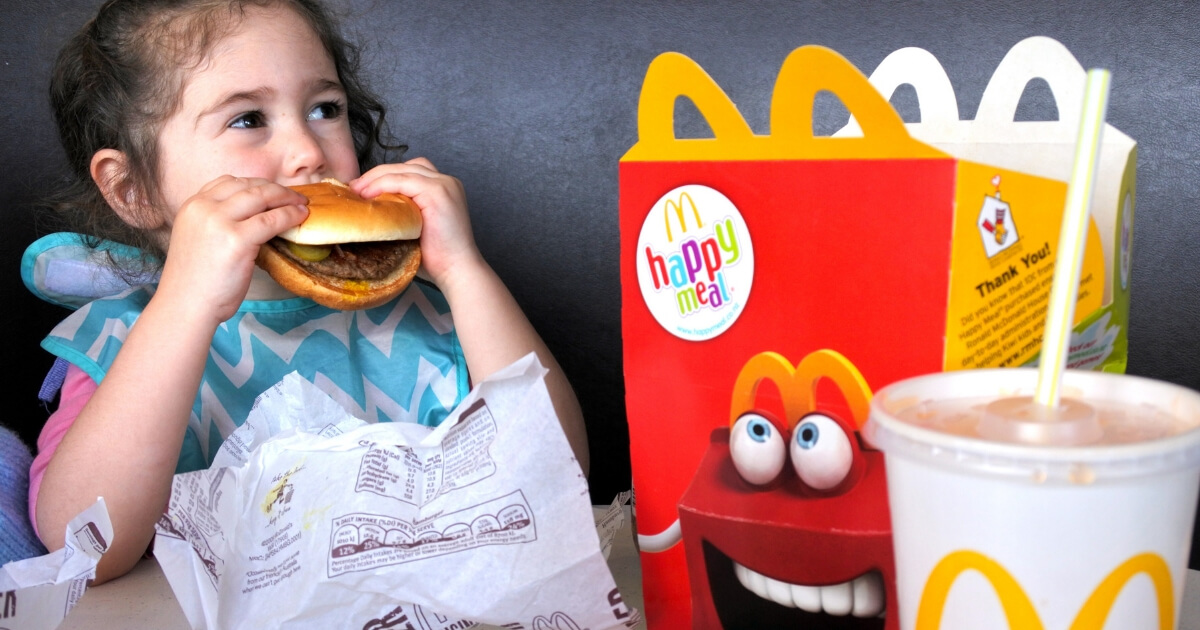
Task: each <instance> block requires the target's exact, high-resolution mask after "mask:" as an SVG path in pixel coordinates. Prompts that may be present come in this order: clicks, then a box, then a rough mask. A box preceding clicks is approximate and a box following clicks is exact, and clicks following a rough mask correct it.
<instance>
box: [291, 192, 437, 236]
mask: <svg viewBox="0 0 1200 630" xmlns="http://www.w3.org/2000/svg"><path fill="white" fill-rule="evenodd" d="M291 189H292V190H294V191H296V192H298V193H300V194H302V195H304V196H305V197H308V218H307V219H305V220H304V223H301V224H300V225H298V226H296V227H294V228H292V229H290V230H288V231H286V232H284V233H282V234H280V235H279V237H280V238H284V239H287V240H289V241H291V242H293V243H300V244H302V245H332V244H334V243H362V242H366V241H400V240H407V239H413V238H418V237H420V236H421V209H420V208H418V207H417V204H415V203H413V201H412V200H411V199H409V198H408V197H405V196H403V195H395V194H392V193H384V194H382V195H379V196H378V197H375V198H374V199H363V198H362V197H359V196H358V195H356V194H354V191H352V190H350V188H349V187H347V186H346V185H345V184H343V183H342V182H340V181H338V180H336V179H325V180H322V181H320V182H318V183H316V184H301V185H299V186H292V187H291Z"/></svg>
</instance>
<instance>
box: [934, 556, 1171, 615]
mask: <svg viewBox="0 0 1200 630" xmlns="http://www.w3.org/2000/svg"><path fill="white" fill-rule="evenodd" d="M967 571H977V572H979V573H980V574H981V575H982V576H983V578H984V579H985V580H987V582H988V583H989V584H991V586H992V588H993V589H994V590H995V591H996V596H997V597H998V598H999V599H1000V606H1001V608H1002V609H1003V610H1004V616H1005V617H1006V619H1007V621H1008V627H1009V628H1011V629H1012V630H1043V629H1044V628H1045V626H1044V625H1043V624H1042V620H1041V618H1039V617H1038V613H1037V610H1035V609H1034V606H1033V601H1032V600H1031V599H1030V598H1029V595H1028V594H1026V593H1025V590H1024V589H1023V588H1021V585H1020V584H1019V583H1018V582H1017V580H1016V578H1014V577H1013V576H1012V574H1011V573H1009V572H1008V570H1007V569H1005V568H1004V567H1003V566H1002V565H1001V564H1000V563H999V562H997V561H995V560H993V559H992V558H989V557H988V556H986V555H984V554H982V553H979V552H977V551H968V550H960V551H954V552H952V553H950V554H947V555H946V557H944V558H942V559H941V561H940V562H938V563H937V565H936V566H935V567H934V568H933V571H932V572H930V574H929V578H928V579H927V580H926V581H925V589H924V590H923V591H922V593H921V602H920V605H919V606H918V609H917V623H916V630H938V629H939V628H941V626H942V613H943V612H944V611H945V608H946V600H947V599H948V598H949V596H950V592H951V589H952V587H953V586H954V583H955V581H957V580H958V578H959V576H961V575H962V574H963V573H966V572H967ZM1143 574H1144V575H1146V576H1147V577H1149V578H1150V581H1151V582H1152V583H1153V585H1154V593H1155V598H1156V601H1157V605H1158V606H1157V607H1158V625H1157V626H1155V625H1152V623H1153V622H1152V620H1150V619H1147V620H1146V625H1144V626H1142V627H1143V628H1145V629H1146V630H1151V629H1152V628H1158V630H1173V628H1175V588H1174V585H1173V582H1172V580H1171V569H1170V567H1168V566H1167V562H1166V561H1165V560H1163V558H1162V556H1160V555H1158V554H1156V553H1141V554H1138V555H1135V556H1133V557H1132V558H1129V559H1128V560H1126V561H1125V562H1123V563H1121V565H1120V566H1118V567H1117V568H1115V569H1113V570H1112V571H1111V572H1110V573H1109V574H1108V575H1107V576H1105V578H1104V579H1103V580H1102V581H1101V582H1100V584H1099V585H1098V586H1096V588H1095V590H1093V591H1092V594H1091V595H1090V596H1089V597H1088V598H1087V600H1086V601H1085V602H1084V603H1083V606H1082V608H1080V610H1079V614H1078V615H1076V616H1075V620H1074V621H1073V622H1072V623H1071V626H1070V630H1102V629H1103V628H1104V624H1105V622H1106V621H1107V620H1108V615H1109V613H1110V612H1111V611H1112V608H1113V604H1115V603H1116V601H1117V597H1118V596H1119V595H1120V594H1121V592H1122V591H1123V590H1124V589H1125V585H1126V584H1128V583H1129V581H1130V580H1131V579H1133V578H1134V577H1135V576H1138V575H1143Z"/></svg>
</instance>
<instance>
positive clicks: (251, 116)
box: [229, 110, 266, 129]
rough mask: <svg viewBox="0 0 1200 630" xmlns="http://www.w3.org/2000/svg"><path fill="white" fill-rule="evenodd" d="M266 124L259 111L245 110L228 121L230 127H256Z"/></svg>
mask: <svg viewBox="0 0 1200 630" xmlns="http://www.w3.org/2000/svg"><path fill="white" fill-rule="evenodd" d="M265 124H266V117H265V116H263V113H262V112H260V111H257V110H255V111H252V112H246V113H244V114H242V115H240V116H238V117H237V118H234V119H233V121H231V122H230V123H229V127H230V128H231V129H258V128H259V127H262V126H264V125H265Z"/></svg>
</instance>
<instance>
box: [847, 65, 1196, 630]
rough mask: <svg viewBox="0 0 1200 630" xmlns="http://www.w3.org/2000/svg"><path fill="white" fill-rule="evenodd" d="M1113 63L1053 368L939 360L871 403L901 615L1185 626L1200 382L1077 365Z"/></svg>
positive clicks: (1034, 625)
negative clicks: (1071, 353)
mask: <svg viewBox="0 0 1200 630" xmlns="http://www.w3.org/2000/svg"><path fill="white" fill-rule="evenodd" d="M1109 78H1110V75H1109V73H1108V72H1107V71H1104V70H1092V71H1089V72H1088V75H1087V87H1086V90H1085V100H1084V104H1083V108H1084V109H1083V115H1082V116H1081V124H1080V131H1079V142H1078V145H1077V149H1076V156H1075V164H1074V168H1073V170H1072V175H1071V180H1070V182H1068V190H1067V203H1066V208H1065V211H1064V216H1063V226H1062V233H1061V235H1060V239H1059V246H1058V257H1057V261H1056V267H1055V274H1054V281H1053V285H1052V287H1051V292H1050V298H1049V306H1048V311H1047V317H1046V325H1045V332H1044V335H1043V339H1042V355H1041V361H1040V363H1039V367H1038V369H1036V370H1034V369H1029V368H1011V369H991V370H968V371H959V372H946V373H941V374H930V375H926V376H920V377H916V378H912V379H907V380H904V381H900V382H897V383H893V384H891V385H889V386H887V387H884V388H883V389H881V390H880V391H879V392H878V393H877V394H876V395H875V398H874V399H873V400H872V402H871V415H870V420H869V421H868V423H867V426H866V429H865V434H866V436H867V439H868V440H870V441H871V442H872V443H873V444H874V445H875V446H877V447H878V448H880V449H881V450H883V451H884V453H885V457H886V466H887V477H888V495H889V506H890V510H891V516H892V532H893V539H894V540H893V545H894V548H895V560H896V576H897V596H898V598H899V601H898V602H896V604H897V606H891V605H889V606H888V610H889V614H893V613H894V612H898V614H899V615H900V627H901V628H904V629H908V630H935V629H937V628H947V629H958V628H970V629H972V630H988V629H1005V630H1008V629H1011V630H1041V629H1060V628H1061V629H1068V628H1070V629H1071V630H1100V629H1101V628H1138V629H1142V628H1146V629H1154V628H1157V629H1159V630H1170V629H1173V628H1177V627H1178V618H1179V605H1180V602H1181V599H1182V594H1183V586H1184V578H1185V575H1186V570H1187V560H1188V552H1189V549H1190V545H1191V537H1192V526H1193V517H1194V514H1195V509H1196V500H1197V490H1198V489H1200V430H1197V428H1198V427H1200V394H1197V393H1196V392H1193V391H1191V390H1189V389H1186V388H1183V387H1179V386H1176V385H1173V384H1170V383H1164V382H1158V381H1153V380H1149V379H1145V378H1139V377H1134V376H1126V375H1121V374H1104V373H1098V372H1083V371H1073V370H1064V367H1065V365H1066V356H1067V352H1068V348H1069V341H1070V329H1071V321H1072V319H1073V315H1074V305H1075V300H1076V297H1077V293H1078V284H1079V275H1080V267H1081V264H1082V257H1083V244H1084V236H1085V230H1086V226H1087V220H1088V206H1089V202H1090V198H1091V194H1092V189H1093V182H1094V179H1095V176H1096V164H1097V161H1098V160H1097V156H1098V153H1099V150H1100V134H1101V131H1102V129H1103V127H1104V118H1105V110H1106V104H1107V96H1108V86H1109Z"/></svg>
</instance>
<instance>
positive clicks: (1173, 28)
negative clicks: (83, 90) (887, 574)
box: [0, 0, 1200, 567]
mask: <svg viewBox="0 0 1200 630" xmlns="http://www.w3.org/2000/svg"><path fill="white" fill-rule="evenodd" d="M3 5H4V6H3V8H4V11H3V15H4V18H3V21H2V22H0V64H2V65H0V156H2V157H0V165H2V168H0V212H2V213H3V217H4V223H5V228H4V230H3V232H2V233H0V244H2V246H0V269H3V270H6V271H4V272H3V273H2V274H0V296H2V298H3V304H4V308H2V309H0V317H2V318H3V319H2V327H0V330H3V331H5V333H6V337H7V339H6V342H5V343H4V344H3V352H4V353H5V354H4V364H5V365H6V366H8V367H9V368H10V369H12V370H15V371H16V376H15V377H14V378H12V381H11V382H10V383H9V384H8V386H7V387H6V388H5V391H7V392H9V393H8V396H7V401H8V402H7V406H6V413H5V414H4V416H3V419H2V420H0V422H3V423H4V424H6V425H8V426H11V427H14V428H15V429H17V430H19V431H20V432H22V434H23V435H25V436H26V437H27V438H28V439H30V440H31V441H32V440H33V439H34V438H35V437H36V433H37V431H38V429H39V428H40V425H41V423H42V421H43V420H44V418H45V416H46V412H45V410H44V409H43V408H42V407H41V406H40V404H39V403H38V402H37V401H36V399H35V394H36V390H37V388H38V385H39V384H40V382H41V378H42V376H43V375H44V373H45V370H46V369H47V368H48V367H49V365H50V363H51V361H50V358H49V357H48V355H46V354H45V353H43V352H42V351H41V350H40V349H39V348H38V347H37V342H38V340H39V339H40V338H41V337H42V336H43V335H44V334H45V333H46V332H48V331H49V329H50V328H51V327H52V326H53V324H54V323H56V322H57V321H58V320H59V319H60V318H61V317H62V316H63V315H64V314H65V312H64V311H62V310H61V309H58V308H57V307H53V306H49V305H45V304H41V303H39V302H38V301H37V300H36V299H35V298H33V297H32V296H30V295H29V294H28V293H27V292H26V291H25V289H24V288H23V287H22V286H21V283H20V279H19V276H18V261H19V258H20V255H21V252H22V250H23V248H24V247H25V246H26V245H27V244H28V243H29V242H31V241H32V240H33V239H34V238H35V237H36V236H37V235H38V234H40V233H41V231H44V230H45V229H47V228H46V227H45V226H43V225H42V224H40V223H39V222H38V220H37V217H36V216H35V214H34V212H33V210H32V206H31V204H32V202H33V201H34V200H36V199H37V198H38V197H39V195H41V194H42V193H44V191H45V190H47V189H48V187H49V186H51V185H52V181H53V178H54V177H55V176H56V175H57V174H58V173H60V172H61V168H62V159H61V155H60V151H59V149H58V146H57V140H56V138H55V135H54V130H53V127H52V123H51V120H50V115H49V112H48V108H47V105H46V98H45V91H46V90H45V87H46V80H47V79H46V77H47V74H48V69H49V65H50V63H51V60H52V58H53V55H54V54H55V51H56V50H57V48H58V46H59V45H60V44H61V42H62V41H63V40H64V39H65V37H66V36H67V35H68V33H69V32H70V31H72V30H73V29H75V28H76V27H78V26H79V25H81V24H82V23H83V22H84V21H85V20H86V19H87V17H88V16H89V15H90V14H91V12H93V11H94V8H95V7H96V6H97V5H98V3H97V2H95V0H67V1H65V2H36V3H35V2H15V1H13V0H5V1H4V2H3ZM334 6H336V7H337V10H338V11H339V12H340V13H341V14H342V15H343V19H344V22H345V25H346V28H347V31H348V33H349V34H350V35H351V36H352V37H353V38H356V39H358V40H359V41H361V42H362V43H363V44H364V47H365V59H366V64H367V68H368V73H369V76H370V77H371V78H372V79H373V84H374V86H375V88H376V90H377V91H378V92H379V93H380V94H381V95H382V96H383V97H384V98H385V100H386V101H387V102H388V103H389V104H390V106H391V112H390V115H389V117H390V120H391V121H392V125H393V131H394V132H395V134H396V135H397V136H398V137H399V138H400V139H401V140H402V141H404V142H407V143H408V144H409V145H410V147H411V150H410V152H409V156H410V157H412V156H418V155H423V156H426V157H429V158H430V159H431V160H433V162H434V163H435V164H437V165H438V166H439V167H440V168H441V169H442V170H443V171H446V172H449V173H452V174H454V175H456V176H458V177H459V178H461V179H462V180H463V181H464V183H465V185H466V188H467V192H468V196H469V200H470V206H471V216H472V220H473V221H474V225H475V231H476V234H477V238H478V241H479V245H480V247H481V249H482V250H483V253H484V255H485V256H486V257H487V258H488V259H489V260H490V261H491V263H492V264H493V266H494V267H495V268H496V269H497V271H498V272H499V273H500V275H501V276H502V277H503V278H504V279H505V280H506V281H507V283H508V284H509V286H510V287H511V289H512V291H513V292H514V293H515V294H516V297H517V299H518V300H519V301H520V302H521V304H522V305H523V306H524V308H525V309H526V312H527V313H528V315H529V317H530V319H531V320H533V323H534V325H535V326H537V328H538V329H539V330H540V331H541V333H542V335H543V337H544V338H545V339H546V341H547V343H548V344H549V345H550V347H551V349H552V350H554V352H555V354H556V355H557V356H558V358H559V360H560V362H561V363H562V364H563V366H564V368H565V369H566V371H567V374H568V376H570V377H571V379H572V381H573V383H574V385H575V388H576V390H577V391H578V394H579V398H580V400H581V402H582V404H583V407H584V411H585V414H586V417H587V421H588V424H589V437H590V440H591V446H592V462H593V464H592V498H593V500H594V501H596V502H607V501H609V500H611V498H612V497H613V495H614V494H615V493H616V492H618V491H620V490H623V489H627V488H628V487H629V485H630V481H629V454H628V445H627V439H628V433H627V430H626V427H625V416H624V390H623V384H622V368H621V339H620V303H619V300H620V293H619V280H618V264H619V261H618V232H617V161H618V159H619V158H620V156H621V155H622V154H623V153H624V152H625V151H626V150H627V149H628V148H629V147H630V146H632V145H633V144H634V143H635V141H636V139H637V127H636V120H637V99H638V93H639V90H640V88H641V82H642V78H643V76H644V73H645V70H646V67H647V65H648V64H649V63H650V61H651V60H652V59H653V58H654V57H655V56H656V55H658V54H659V53H661V52H664V51H679V52H682V53H684V54H687V55H688V56H690V57H692V58H693V59H695V60H696V61H697V62H699V64H700V65H701V66H702V67H704V68H705V69H706V70H707V71H708V72H709V73H710V74H711V75H712V76H713V77H714V78H715V80H716V81H717V83H718V84H719V85H720V86H722V87H723V88H724V90H725V91H726V92H727V93H728V94H729V95H730V97H731V98H732V99H733V101H734V102H735V103H736V104H737V105H738V106H739V108H740V110H741V112H742V114H743V115H744V116H745V118H746V120H747V122H748V123H749V124H750V126H751V127H752V128H753V129H754V130H755V131H756V132H758V133H767V132H768V129H767V120H768V106H769V102H770V93H771V89H772V87H773V85H774V80H775V76H776V73H777V71H778V69H779V65H780V64H781V63H782V61H783V59H784V57H785V56H786V55H787V53H788V52H790V51H791V50H793V49H794V48H796V47H798V46H801V45H804V44H822V45H826V46H829V47H831V48H833V49H834V50H837V51H838V52H840V53H842V54H843V55H845V56H846V57H847V58H849V59H850V61H851V62H853V63H854V64H855V65H857V66H858V67H859V68H860V69H861V70H863V72H864V73H866V74H869V73H870V72H871V71H872V70H873V69H874V68H875V66H876V65H877V64H878V63H879V62H880V61H881V60H882V59H883V58H884V57H885V56H886V55H887V54H888V53H890V52H892V51H893V50H896V49H898V48H902V47H905V46H918V47H921V48H925V49H927V50H929V51H930V52H932V53H933V54H934V55H935V56H936V57H937V58H938V59H939V60H940V61H941V63H942V64H943V66H944V67H945V68H946V71H947V74H948V75H949V77H950V79H951V81H952V82H953V84H954V86H955V91H956V93H957V95H958V100H959V110H960V114H961V116H962V117H963V118H973V117H974V114H975V110H976V108H977V106H978V103H979V98H980V96H981V95H982V93H983V89H984V86H985V85H986V83H987V80H988V78H989V77H990V76H991V73H992V71H993V70H994V69H995V67H996V64H997V63H999V61H1000V59H1001V58H1002V57H1003V56H1004V53H1005V52H1006V51H1007V50H1008V49H1009V48H1010V47H1011V46H1012V45H1013V44H1015V43H1016V42H1018V41H1019V40H1021V39H1024V38H1025V37H1028V36H1031V35H1047V36H1050V37H1053V38H1055V39H1058V40H1059V41H1061V42H1063V43H1064V44H1065V45H1066V46H1067V48H1069V49H1070V50H1071V51H1072V52H1073V53H1074V54H1075V56H1076V57H1077V58H1078V59H1079V61H1080V63H1081V64H1083V65H1084V67H1105V68H1108V69H1110V70H1112V72H1113V84H1112V96H1111V101H1110V105H1109V116H1108V117H1109V122H1111V123H1112V124H1113V125H1115V126H1116V127H1117V128H1119V129H1121V130H1122V131H1124V132H1126V133H1127V134H1129V135H1130V136H1132V137H1133V138H1134V139H1135V140H1137V141H1138V143H1139V149H1138V150H1139V163H1138V197H1137V212H1136V223H1135V227H1134V245H1133V247H1134V253H1133V260H1134V263H1133V278H1132V287H1133V289H1132V290H1133V305H1132V313H1131V324H1130V330H1129V339H1130V359H1129V372H1131V373H1133V374H1139V375H1144V376H1149V377H1153V378H1158V379H1163V380H1168V381H1173V382H1176V383H1180V384H1183V385H1187V386H1190V387H1193V388H1200V356H1197V350H1200V326H1197V325H1196V324H1197V320H1198V319H1200V317H1198V316H1200V282H1198V281H1197V278H1198V277H1200V256H1198V254H1200V244H1198V242H1197V236H1198V235H1200V214H1197V212H1196V208H1197V206H1198V204H1200V168H1198V167H1200V148H1197V144H1198V143H1200V65H1198V63H1197V62H1196V60H1195V55H1196V53H1197V51H1200V28H1197V27H1198V26H1200V4H1198V3H1196V2H1194V0H1159V1H1155V0H1149V1H1128V0H1109V1H1103V0H1088V1H1075V2H1070V1H1063V2H1050V1H1037V0H1012V1H1008V2H1005V1H1002V0H991V1H981V0H964V1H956V0H924V1H919V0H904V1H896V2H865V1H853V0H845V1H833V0H830V1H821V0H802V1H793V2H789V1H785V0H749V1H741V2H720V1H711V0H707V1H699V0H697V1H692V2H681V1H674V2H662V1H660V2H655V1H651V0H621V1H594V2H589V1H585V0H560V1H554V0H542V1H534V0H530V1H517V0H503V1H489V2H483V1H476V2H469V1H464V0H423V1H415V0H414V1H395V2H392V1H387V0H338V1H337V2H336V3H335V5H334ZM894 101H895V103H896V105H897V108H898V109H899V110H900V111H901V113H902V115H904V116H905V117H906V119H908V120H915V119H916V118H915V116H916V114H915V98H913V97H912V94H911V92H905V91H904V90H901V91H900V92H898V94H897V96H896V98H895V99H894ZM678 110H679V112H680V116H679V118H680V119H681V121H680V123H679V131H680V133H681V134H693V135H703V134H707V133H708V132H707V129H706V128H705V127H704V125H703V123H701V122H700V121H699V119H698V117H697V116H696V115H695V114H694V111H693V110H691V109H689V106H688V105H687V104H686V103H682V104H680V105H679V106H678ZM1019 115H1020V117H1026V118H1029V119H1040V118H1053V117H1054V116H1055V112H1054V106H1053V104H1052V100H1051V99H1050V96H1049V93H1048V90H1046V89H1045V86H1044V85H1040V86H1039V85H1038V84H1033V85H1032V86H1031V87H1030V88H1029V89H1028V90H1027V101H1026V102H1025V104H1023V105H1022V107H1021V108H1020V109H1019ZM845 116H846V112H845V110H844V109H841V107H840V105H839V104H838V103H836V101H832V100H831V101H829V102H822V101H819V102H818V109H817V120H816V121H815V122H814V127H815V129H816V130H817V132H818V133H830V132H832V131H833V130H835V129H837V128H838V127H840V126H841V125H842V124H843V123H844V122H845ZM163 360H164V361H169V360H170V359H169V358H168V357H164V359H163ZM1193 557H1194V558H1195V557H1196V555H1195V554H1194V556H1193ZM1192 566H1193V567H1198V566H1200V562H1197V561H1196V560H1194V561H1193V563H1192Z"/></svg>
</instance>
